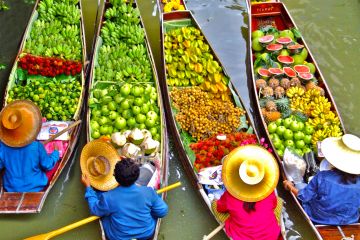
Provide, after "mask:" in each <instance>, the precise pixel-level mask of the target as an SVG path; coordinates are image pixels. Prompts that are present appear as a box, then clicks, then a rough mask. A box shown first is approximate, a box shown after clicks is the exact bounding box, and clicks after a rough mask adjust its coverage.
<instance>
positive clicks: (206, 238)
mask: <svg viewBox="0 0 360 240" xmlns="http://www.w3.org/2000/svg"><path fill="white" fill-rule="evenodd" d="M224 226H225V223H221V224H220V225H219V226H218V227H217V228H215V229H214V230H213V231H212V232H211V233H209V234H208V235H205V236H204V237H203V240H209V239H211V238H212V237H213V236H215V235H216V234H217V233H218V232H220V230H221V229H223V228H224Z"/></svg>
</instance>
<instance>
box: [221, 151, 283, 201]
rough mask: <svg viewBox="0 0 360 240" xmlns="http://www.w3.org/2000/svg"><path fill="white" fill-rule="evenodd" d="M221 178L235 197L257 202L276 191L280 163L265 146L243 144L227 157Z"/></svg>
mask: <svg viewBox="0 0 360 240" xmlns="http://www.w3.org/2000/svg"><path fill="white" fill-rule="evenodd" d="M222 180H223V182H224V184H225V187H226V189H227V191H229V193H230V194H231V195H232V196H234V197H235V198H237V199H240V200H242V201H245V202H257V201H260V200H262V199H264V198H266V197H267V196H269V195H270V194H271V193H272V192H273V191H274V189H275V187H276V185H277V183H278V180H279V167H278V164H277V162H276V160H275V158H274V156H273V155H272V154H271V153H270V152H268V151H267V150H266V149H265V148H263V147H260V146H257V145H246V146H241V147H238V148H236V149H234V150H233V151H231V152H230V153H229V155H227V157H226V158H225V161H224V163H223V167H222Z"/></svg>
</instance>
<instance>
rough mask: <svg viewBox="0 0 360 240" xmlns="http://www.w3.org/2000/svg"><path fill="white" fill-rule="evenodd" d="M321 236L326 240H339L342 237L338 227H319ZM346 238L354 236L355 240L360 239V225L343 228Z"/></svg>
mask: <svg viewBox="0 0 360 240" xmlns="http://www.w3.org/2000/svg"><path fill="white" fill-rule="evenodd" d="M317 229H318V230H319V232H320V234H321V236H322V237H323V239H326V240H339V239H342V237H343V236H342V235H341V233H340V231H339V229H338V228H337V227H336V226H317ZM341 229H342V231H343V232H344V234H345V236H346V237H351V236H354V239H356V240H357V239H360V224H354V225H347V226H341Z"/></svg>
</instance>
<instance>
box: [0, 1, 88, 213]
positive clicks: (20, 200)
mask: <svg viewBox="0 0 360 240" xmlns="http://www.w3.org/2000/svg"><path fill="white" fill-rule="evenodd" d="M40 2H41V1H39V0H38V1H36V3H35V6H34V9H33V11H32V14H31V18H30V20H29V23H28V25H27V27H26V29H25V33H24V35H23V38H22V41H21V44H20V47H19V52H18V54H17V56H16V58H15V63H14V65H13V68H12V71H11V73H10V77H9V82H8V84H7V87H6V92H5V96H4V101H3V107H4V106H5V105H6V103H7V101H8V100H9V98H10V97H11V96H9V93H10V91H11V89H12V88H13V87H14V86H15V85H16V83H15V81H16V77H15V75H16V70H17V67H18V63H19V59H20V57H21V56H22V54H23V50H24V47H25V44H26V42H27V40H28V38H29V36H30V32H31V30H32V28H33V23H34V22H35V20H36V19H37V18H38V16H39V13H38V10H37V9H38V6H39V3H40ZM77 7H78V8H79V10H80V25H79V29H80V36H79V38H81V40H80V41H81V45H82V49H81V54H82V60H81V64H82V70H81V73H80V76H79V77H78V78H80V79H79V81H81V88H82V90H81V93H80V96H79V100H78V103H77V106H76V111H75V113H74V114H73V117H72V120H71V121H77V120H79V119H81V113H82V106H83V104H82V103H83V99H84V96H85V88H84V86H85V79H86V62H85V61H86V45H85V31H84V25H83V16H82V11H81V2H80V1H79V3H78V4H77ZM80 130H81V124H80V125H77V126H76V127H74V128H73V129H72V130H70V131H69V135H70V140H69V141H68V146H67V148H66V150H65V151H64V153H63V156H62V158H61V160H60V161H59V167H58V168H57V170H56V172H55V174H54V176H53V177H52V179H51V181H50V183H49V184H48V186H47V187H46V188H45V189H44V190H43V191H40V192H5V190H4V188H3V186H2V183H1V190H0V214H10V213H15V214H20V213H39V212H40V211H41V209H42V207H43V205H44V203H45V200H46V197H47V196H48V194H49V192H50V190H51V188H52V187H53V186H54V184H55V182H56V181H57V179H58V178H59V176H60V174H61V172H62V170H63V169H64V167H65V165H66V163H67V162H68V161H69V160H70V159H71V157H72V155H73V152H74V150H75V147H76V145H77V142H78V139H79V134H80Z"/></svg>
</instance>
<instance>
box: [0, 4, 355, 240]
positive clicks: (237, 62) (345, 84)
mask: <svg viewBox="0 0 360 240" xmlns="http://www.w3.org/2000/svg"><path fill="white" fill-rule="evenodd" d="M189 1H190V2H189V3H188V7H189V9H191V10H192V11H193V13H194V14H195V17H196V19H197V21H198V22H199V24H200V25H201V27H202V28H203V30H204V33H205V34H206V36H207V37H208V39H209V41H210V43H211V44H212V46H213V47H214V49H215V50H216V52H217V54H218V56H219V57H220V59H221V60H222V62H223V64H224V66H225V67H226V70H227V72H228V73H229V75H230V76H231V78H232V81H233V82H234V83H235V86H236V87H237V89H238V90H239V92H240V94H241V95H242V97H243V99H244V102H245V104H246V107H247V108H248V109H249V112H250V113H251V114H252V115H253V116H254V115H255V114H256V110H255V108H254V105H252V104H250V100H251V99H252V97H253V96H252V90H251V86H252V85H251V83H250V82H249V81H248V80H247V75H246V65H245V61H246V54H247V53H246V44H247V31H248V30H247V13H246V5H245V2H244V1H236V0H207V1H201V0H189ZM6 2H8V3H9V5H10V7H11V9H10V10H9V11H7V12H0V63H5V64H6V65H8V67H7V68H6V69H5V70H2V71H0V91H1V92H3V91H4V87H5V85H6V82H7V78H8V75H9V72H10V68H11V65H12V63H13V61H14V58H15V56H16V53H17V48H18V44H19V42H20V40H21V35H22V33H23V31H24V29H25V27H26V23H27V21H28V19H29V17H30V13H31V9H32V3H31V1H30V0H6ZM82 2H83V7H84V15H85V21H86V34H87V43H88V45H89V46H90V45H91V42H92V36H93V30H94V19H95V16H96V8H97V5H98V1H97V0H82ZM284 2H285V3H286V4H287V7H288V9H289V11H290V13H291V14H292V16H293V18H294V20H295V22H296V23H297V25H298V27H299V28H300V30H301V32H302V34H303V35H304V37H305V39H306V41H307V44H308V45H309V47H310V50H311V51H312V53H313V54H314V56H315V59H316V60H317V62H318V64H319V65H320V68H321V70H322V72H323V74H324V76H325V78H326V80H327V82H328V85H329V86H330V89H331V90H332V94H333V96H334V98H335V100H336V102H337V106H338V108H339V110H340V112H341V115H342V118H343V120H344V123H345V127H346V129H347V130H348V131H349V132H352V133H354V134H357V135H360V125H359V124H358V121H356V120H357V118H358V117H360V114H359V112H358V111H356V106H357V104H359V103H360V94H359V93H360V90H359V89H360V81H359V80H358V78H357V77H356V76H358V72H359V71H358V69H359V67H358V59H359V55H360V1H358V0H336V1H335V0H318V1H310V0H302V1H293V0H286V1H284ZM139 7H140V10H141V13H142V16H143V20H144V21H145V27H146V30H147V33H148V36H149V39H150V42H151V46H152V51H153V53H154V58H155V61H156V64H157V66H159V64H160V51H159V48H160V42H159V35H160V31H159V26H160V25H159V13H158V12H157V11H156V8H155V1H154V0H139ZM89 50H90V48H89ZM249 89H250V90H249ZM254 117H255V119H256V116H254ZM84 136H85V135H84ZM84 142H85V137H84V138H83V139H81V141H80V144H79V147H80V149H81V147H82V146H83V145H84ZM170 156H171V157H170V173H169V174H170V180H169V181H170V182H175V181H177V180H178V179H180V180H181V181H182V182H183V187H182V189H177V190H173V191H172V192H170V193H169V194H168V198H167V202H168V204H169V207H170V213H169V215H168V216H167V217H166V218H165V219H164V220H163V223H162V227H161V232H160V235H159V238H160V239H171V240H172V239H175V240H177V239H191V240H192V239H194V240H196V239H202V236H203V235H204V234H207V233H209V232H210V231H211V230H212V229H214V228H215V227H216V226H217V223H216V222H215V220H213V218H212V216H211V214H210V213H209V212H208V211H207V209H206V208H205V205H204V204H203V203H202V199H201V198H200V196H199V195H198V194H197V193H196V191H195V189H194V188H192V186H191V185H190V184H189V182H188V181H187V176H186V175H185V174H184V171H183V168H182V166H181V164H180V163H179V159H178V157H177V155H176V154H175V151H174V149H173V147H172V148H171V154H170ZM78 157H79V151H78V152H77V154H75V157H74V158H73V159H72V161H71V162H70V163H69V164H68V165H67V167H66V168H65V169H64V171H63V173H62V174H61V176H60V178H59V180H58V181H57V183H56V184H55V186H54V188H53V189H52V191H51V193H50V194H49V196H48V198H47V201H46V203H45V205H44V208H43V210H42V212H41V213H40V214H36V215H7V216H0V232H1V234H0V239H5V240H7V239H23V238H25V237H29V236H33V235H37V234H40V233H44V232H47V231H50V230H53V229H56V228H59V227H62V226H64V225H67V224H69V223H71V222H74V221H77V220H80V219H82V218H85V217H87V216H89V212H88V209H87V204H86V202H85V200H84V197H83V194H84V188H83V186H82V185H81V184H80V180H79V179H80V167H79V163H78ZM278 190H279V192H280V195H282V196H283V197H284V199H285V200H286V204H285V208H286V212H287V214H288V215H289V218H288V219H287V221H286V224H287V230H288V237H289V238H288V239H291V240H294V239H306V240H311V239H315V237H314V235H312V234H311V230H310V229H309V227H308V226H307V224H306V223H305V221H304V220H303V218H302V216H301V215H300V213H299V212H298V211H297V209H296V207H295V206H294V205H293V203H292V200H291V199H290V198H289V196H288V194H287V193H284V192H283V191H282V189H281V188H279V189H278ZM56 239H72V240H74V239H76V240H82V239H84V240H85V239H87V240H92V239H100V234H99V228H98V225H97V224H96V223H91V224H88V225H86V226H83V227H81V228H78V229H76V230H73V231H71V232H68V233H66V234H63V235H61V236H59V237H57V238H56ZM213 239H226V237H225V235H224V234H223V233H219V234H218V235H216V237H214V238H213Z"/></svg>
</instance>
